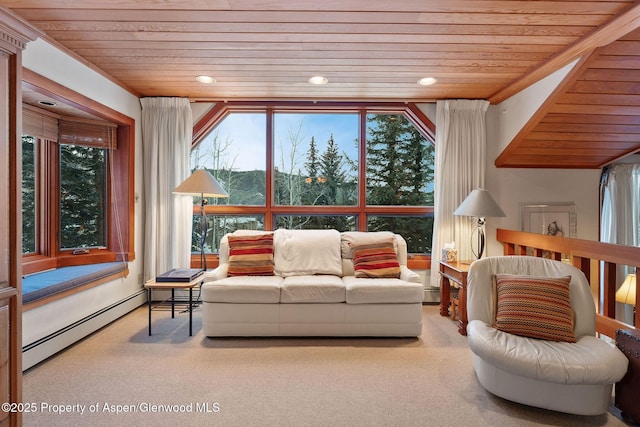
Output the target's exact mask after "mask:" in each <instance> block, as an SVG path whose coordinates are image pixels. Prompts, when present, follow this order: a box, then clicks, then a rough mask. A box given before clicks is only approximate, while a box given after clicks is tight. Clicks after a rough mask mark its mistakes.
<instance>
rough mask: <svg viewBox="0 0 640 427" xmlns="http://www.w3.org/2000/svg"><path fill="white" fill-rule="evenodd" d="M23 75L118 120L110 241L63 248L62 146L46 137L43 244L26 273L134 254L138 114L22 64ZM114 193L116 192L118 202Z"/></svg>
mask: <svg viewBox="0 0 640 427" xmlns="http://www.w3.org/2000/svg"><path fill="white" fill-rule="evenodd" d="M22 78H23V80H22V84H23V85H24V86H25V87H27V88H29V89H31V90H34V91H37V92H39V93H42V94H43V95H46V96H48V97H50V98H53V99H55V100H56V101H58V102H61V103H65V104H68V105H71V106H73V107H75V108H78V109H80V110H82V111H85V112H87V113H90V114H92V115H94V116H96V117H98V118H100V119H103V120H106V121H108V122H111V123H114V124H117V125H118V128H117V138H116V139H117V141H118V148H117V149H115V150H110V151H109V153H108V155H109V156H111V157H112V159H111V160H110V161H109V165H108V169H109V172H108V174H109V177H108V182H109V184H108V189H107V194H108V197H109V202H108V205H109V207H108V209H107V224H108V231H107V236H106V237H107V244H106V247H105V248H90V249H88V251H87V253H83V254H75V255H74V254H73V251H72V250H60V249H59V247H58V242H57V241H58V234H59V233H58V231H59V230H58V228H59V223H60V221H59V206H58V203H57V200H58V199H59V198H58V196H57V195H56V193H57V192H58V188H59V178H60V177H59V173H60V172H59V167H58V166H59V160H58V156H59V152H58V145H57V143H54V142H46V141H44V143H43V144H42V145H41V146H42V147H44V150H43V151H45V152H44V153H43V156H44V157H43V158H42V159H41V160H44V161H43V165H42V167H41V168H40V169H39V172H40V173H42V174H43V175H44V176H43V178H42V179H39V184H41V188H39V189H38V191H39V192H42V194H39V196H38V197H39V201H44V202H45V203H44V205H45V206H43V207H42V208H39V209H40V211H39V213H40V215H41V221H39V224H40V229H39V230H38V242H39V243H38V245H39V250H38V253H37V254H27V255H24V256H23V258H22V271H23V274H31V273H35V272H38V271H43V270H48V269H52V268H58V267H65V266H72V265H84V264H96V263H103V262H114V261H125V262H126V261H132V260H134V259H135V251H134V237H135V236H134V214H135V212H134V203H135V200H134V198H135V186H134V185H135V184H134V177H135V132H134V129H135V120H134V119H132V118H131V117H128V116H126V115H124V114H122V113H119V112H117V111H115V110H113V109H111V108H109V107H107V106H105V105H102V104H100V103H98V102H96V101H94V100H92V99H90V98H87V97H85V96H83V95H81V94H79V93H77V92H75V91H72V90H71V89H69V88H67V87H65V86H62V85H60V84H58V83H55V82H53V81H51V80H49V79H47V78H45V77H42V76H40V75H39V74H36V73H34V72H32V71H30V70H28V69H23V74H22ZM39 143H40V142H39ZM18 161H21V159H18ZM42 184H45V185H42ZM111 193H113V196H114V197H113V203H112V199H111ZM116 224H117V225H116Z"/></svg>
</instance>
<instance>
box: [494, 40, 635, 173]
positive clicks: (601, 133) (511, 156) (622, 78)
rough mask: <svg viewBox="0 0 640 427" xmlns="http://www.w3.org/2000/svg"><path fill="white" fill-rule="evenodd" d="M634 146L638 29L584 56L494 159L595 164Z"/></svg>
mask: <svg viewBox="0 0 640 427" xmlns="http://www.w3.org/2000/svg"><path fill="white" fill-rule="evenodd" d="M638 151H640V30H636V31H633V32H632V33H630V34H628V35H626V36H624V37H622V38H621V39H619V40H617V41H615V42H613V43H611V44H610V45H608V46H605V47H601V48H599V49H596V50H595V51H594V52H592V53H591V54H588V55H586V56H585V57H583V58H582V60H581V61H580V62H579V63H578V64H577V65H576V67H574V69H573V70H572V72H570V73H569V75H568V76H567V77H566V78H565V79H564V81H563V82H562V83H561V84H560V86H559V87H558V88H557V89H556V91H555V92H554V93H553V94H552V95H551V96H550V97H549V98H548V99H547V101H546V102H545V103H544V104H543V105H542V107H541V108H540V109H539V110H538V111H537V113H536V114H534V116H533V117H532V119H531V120H530V121H529V123H527V125H526V126H525V127H524V128H523V129H522V130H521V132H520V133H519V134H518V135H517V136H516V137H515V138H514V140H513V141H512V142H511V144H510V145H509V146H508V147H507V148H506V149H505V150H504V151H503V152H502V154H501V155H500V156H499V157H498V158H497V159H496V166H499V167H552V168H553V167H557V168H600V167H603V166H605V165H607V164H609V163H611V162H613V161H615V160H617V159H620V158H624V157H626V156H628V155H630V154H632V153H634V152H638Z"/></svg>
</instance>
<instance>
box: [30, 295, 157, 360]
mask: <svg viewBox="0 0 640 427" xmlns="http://www.w3.org/2000/svg"><path fill="white" fill-rule="evenodd" d="M146 301H147V294H146V290H145V289H141V290H139V291H137V292H135V293H134V294H131V295H129V296H128V297H126V298H123V299H121V300H120V301H116V302H115V303H113V304H111V305H109V306H107V307H104V308H103V309H101V310H98V311H96V312H95V313H92V314H90V315H88V316H86V317H84V318H82V319H80V320H78V321H76V322H74V323H72V324H70V325H67V326H65V327H64V328H62V329H60V330H58V331H56V332H53V333H51V334H49V335H47V336H46V337H42V338H40V339H39V340H37V341H34V342H32V343H30V344H27V345H25V346H24V347H22V370H23V371H25V370H27V369H29V368H31V367H32V366H34V365H36V364H38V363H40V362H42V361H43V360H45V359H47V358H49V357H51V356H53V355H54V354H56V353H58V352H59V351H61V350H64V349H65V348H67V347H69V346H70V345H72V344H73V343H75V342H77V341H79V340H81V339H82V338H84V337H86V336H87V335H90V334H92V333H93V332H95V331H97V330H98V329H100V328H102V327H104V326H106V325H108V324H109V323H111V322H113V321H114V320H116V319H118V318H120V317H122V316H124V315H125V314H127V313H129V312H131V311H132V310H135V309H136V308H138V307H140V306H141V305H142V304H144V303H145V302H146Z"/></svg>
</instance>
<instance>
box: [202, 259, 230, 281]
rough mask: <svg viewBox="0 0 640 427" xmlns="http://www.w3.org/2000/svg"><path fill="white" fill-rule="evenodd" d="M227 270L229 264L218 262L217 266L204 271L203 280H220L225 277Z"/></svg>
mask: <svg viewBox="0 0 640 427" xmlns="http://www.w3.org/2000/svg"><path fill="white" fill-rule="evenodd" d="M228 271H229V264H226V263H225V264H220V265H219V266H218V267H216V268H214V269H213V270H209V271H207V272H206V273H204V282H205V283H207V282H215V281H216V280H221V279H224V278H225V277H227V273H228Z"/></svg>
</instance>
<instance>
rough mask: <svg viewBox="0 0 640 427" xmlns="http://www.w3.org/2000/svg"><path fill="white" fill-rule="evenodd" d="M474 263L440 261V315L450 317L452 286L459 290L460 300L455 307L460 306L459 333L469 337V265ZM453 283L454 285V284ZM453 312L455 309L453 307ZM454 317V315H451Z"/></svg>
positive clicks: (458, 299)
mask: <svg viewBox="0 0 640 427" xmlns="http://www.w3.org/2000/svg"><path fill="white" fill-rule="evenodd" d="M472 262H473V261H456V262H446V261H440V276H442V285H441V286H440V315H441V316H447V317H448V316H449V305H450V304H451V302H452V298H451V285H452V284H453V285H454V286H455V287H457V288H459V290H458V298H457V301H455V305H457V306H458V333H460V334H461V335H467V323H469V322H468V319H467V273H468V272H469V265H471V263H472ZM452 282H453V283H452ZM451 310H452V312H453V311H454V310H455V307H451ZM451 314H452V315H453V314H454V313H451Z"/></svg>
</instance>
